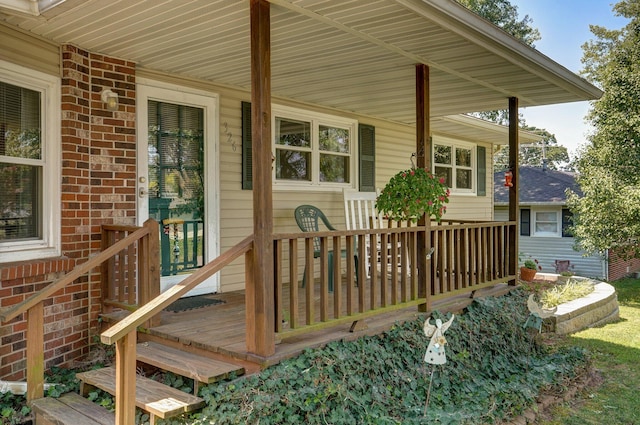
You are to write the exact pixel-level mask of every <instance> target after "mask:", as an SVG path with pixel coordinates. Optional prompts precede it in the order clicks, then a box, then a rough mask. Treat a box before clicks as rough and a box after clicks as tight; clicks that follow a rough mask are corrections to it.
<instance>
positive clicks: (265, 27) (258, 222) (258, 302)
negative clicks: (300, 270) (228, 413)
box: [245, 0, 275, 357]
mask: <svg viewBox="0 0 640 425" xmlns="http://www.w3.org/2000/svg"><path fill="white" fill-rule="evenodd" d="M249 8H250V11H249V12H250V15H251V16H250V21H251V106H252V107H251V129H252V131H251V138H252V143H253V144H252V147H253V236H254V242H253V255H252V256H251V258H252V271H253V273H252V277H253V279H251V281H250V282H246V295H245V296H246V324H247V350H248V351H249V352H251V353H254V354H257V355H259V356H265V357H266V356H270V355H272V354H273V353H275V323H274V320H275V314H274V311H273V310H274V289H273V237H272V233H273V203H272V193H271V38H270V32H271V29H270V16H269V13H270V8H269V2H268V1H267V0H249Z"/></svg>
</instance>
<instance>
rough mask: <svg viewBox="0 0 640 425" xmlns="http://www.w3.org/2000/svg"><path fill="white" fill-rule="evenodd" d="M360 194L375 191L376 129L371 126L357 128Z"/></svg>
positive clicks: (363, 125) (361, 125)
mask: <svg viewBox="0 0 640 425" xmlns="http://www.w3.org/2000/svg"><path fill="white" fill-rule="evenodd" d="M358 139H359V140H360V149H359V152H358V153H359V163H360V166H359V170H360V179H359V180H360V192H375V191H376V128H375V127H374V126H372V125H367V124H360V125H359V126H358Z"/></svg>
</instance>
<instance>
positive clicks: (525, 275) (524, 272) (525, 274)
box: [520, 267, 538, 282]
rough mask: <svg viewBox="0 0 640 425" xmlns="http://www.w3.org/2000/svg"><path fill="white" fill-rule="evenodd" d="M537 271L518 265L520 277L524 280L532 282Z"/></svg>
mask: <svg viewBox="0 0 640 425" xmlns="http://www.w3.org/2000/svg"><path fill="white" fill-rule="evenodd" d="M536 273H538V272H537V271H536V270H535V269H529V268H527V267H520V279H522V280H524V281H525V282H532V281H533V279H535V277H536Z"/></svg>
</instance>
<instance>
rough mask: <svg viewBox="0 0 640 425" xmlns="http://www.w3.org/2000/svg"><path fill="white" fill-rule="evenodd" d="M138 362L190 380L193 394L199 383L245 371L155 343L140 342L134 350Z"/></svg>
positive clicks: (208, 382)
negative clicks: (192, 382)
mask: <svg viewBox="0 0 640 425" xmlns="http://www.w3.org/2000/svg"><path fill="white" fill-rule="evenodd" d="M136 353H137V358H138V362H141V363H146V364H149V365H152V366H155V367H157V368H159V369H163V370H166V371H169V372H173V373H175V374H176V375H180V376H185V377H187V378H191V379H193V381H194V391H193V393H194V394H198V386H199V384H200V383H204V384H212V383H214V382H217V381H220V380H223V379H228V378H229V377H231V376H233V375H235V376H239V375H243V374H244V373H245V369H244V367H242V366H238V365H235V364H232V363H227V362H225V361H221V360H215V359H211V358H209V357H203V356H199V355H197V354H193V353H189V352H186V351H183V350H179V349H177V348H173V347H169V346H167V345H164V344H159V343H157V342H152V341H149V342H141V343H139V344H138V345H137V348H136Z"/></svg>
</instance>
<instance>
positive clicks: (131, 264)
mask: <svg viewBox="0 0 640 425" xmlns="http://www.w3.org/2000/svg"><path fill="white" fill-rule="evenodd" d="M136 245H138V244H131V245H129V247H128V248H127V257H126V262H127V276H126V287H127V302H128V303H129V304H131V305H135V304H136V258H137V256H136Z"/></svg>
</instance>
